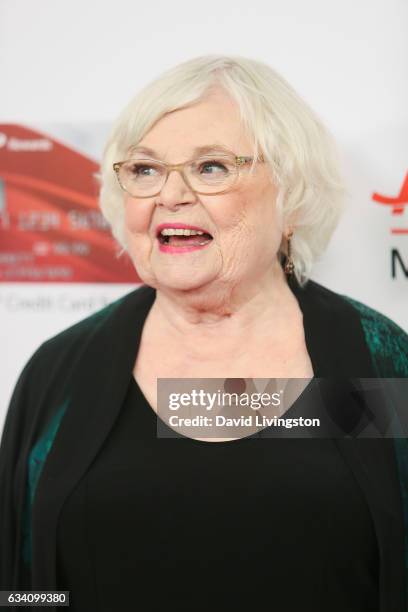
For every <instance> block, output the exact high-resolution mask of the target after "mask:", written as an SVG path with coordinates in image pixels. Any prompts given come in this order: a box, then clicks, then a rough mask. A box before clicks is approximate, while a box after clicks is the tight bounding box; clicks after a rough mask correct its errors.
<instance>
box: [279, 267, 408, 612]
mask: <svg viewBox="0 0 408 612" xmlns="http://www.w3.org/2000/svg"><path fill="white" fill-rule="evenodd" d="M289 284H290V286H291V289H292V291H293V293H294V294H295V296H296V298H297V300H298V302H299V305H300V308H301V310H302V313H303V323H304V329H305V338H306V345H307V348H308V352H309V355H310V357H311V361H312V364H313V369H314V373H315V376H316V377H317V378H326V377H327V379H336V378H337V379H339V378H340V379H341V378H343V379H356V378H376V377H377V374H376V372H375V370H374V366H373V364H372V360H371V356H370V353H369V350H368V347H367V344H366V342H365V337H364V332H363V329H362V326H361V323H360V319H359V316H358V314H357V312H356V311H355V310H354V309H353V308H352V307H351V305H350V304H348V303H346V302H345V301H343V300H341V299H339V298H338V296H336V295H335V294H332V293H331V292H329V291H328V290H327V289H325V288H324V287H321V286H320V285H318V284H317V283H314V282H311V281H310V282H309V283H308V284H307V285H306V287H305V288H304V289H302V288H300V287H299V285H298V284H297V283H296V282H295V280H294V279H291V280H290V282H289ZM329 382H330V381H329ZM333 441H334V443H335V444H336V446H337V448H338V450H339V452H340V453H341V455H342V456H343V459H344V461H345V462H346V463H347V465H348V466H349V467H350V469H351V471H352V473H353V475H354V477H355V479H356V481H357V483H358V484H359V486H360V488H361V490H362V492H363V495H364V497H365V499H366V502H367V505H368V507H369V509H370V513H371V515H372V519H373V523H374V529H375V532H376V536H377V544H378V550H379V557H380V576H379V579H380V592H379V597H380V612H406V610H407V601H406V596H405V591H406V583H405V580H406V578H405V559H404V550H405V549H404V539H405V527H404V520H403V509H402V500H401V490H400V487H401V484H400V482H399V478H398V465H397V459H396V453H395V446H394V444H395V441H394V440H393V439H392V438H373V439H368V438H350V437H348V438H347V437H343V438H340V437H338V438H333Z"/></svg>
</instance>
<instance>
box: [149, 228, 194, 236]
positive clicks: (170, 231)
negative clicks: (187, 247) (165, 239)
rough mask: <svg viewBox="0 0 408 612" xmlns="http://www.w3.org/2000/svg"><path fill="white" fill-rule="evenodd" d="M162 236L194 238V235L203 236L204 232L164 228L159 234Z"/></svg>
mask: <svg viewBox="0 0 408 612" xmlns="http://www.w3.org/2000/svg"><path fill="white" fill-rule="evenodd" d="M160 233H161V235H162V236H195V235H196V234H199V235H201V234H204V232H202V231H200V230H191V229H170V228H166V229H164V230H162V231H161V232H160Z"/></svg>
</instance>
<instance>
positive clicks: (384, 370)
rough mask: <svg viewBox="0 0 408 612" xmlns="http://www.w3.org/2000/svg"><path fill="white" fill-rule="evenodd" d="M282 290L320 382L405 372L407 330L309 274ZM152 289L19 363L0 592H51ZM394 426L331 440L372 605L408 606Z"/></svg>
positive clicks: (2, 470) (4, 473)
mask: <svg viewBox="0 0 408 612" xmlns="http://www.w3.org/2000/svg"><path fill="white" fill-rule="evenodd" d="M289 285H290V287H291V289H292V291H293V293H294V295H295V296H296V298H297V300H298V302H299V305H300V308H301V310H302V313H303V323H304V330H305V339H306V345H307V349H308V353H309V355H310V358H311V361H312V365H313V371H314V375H315V377H316V378H327V379H330V378H351V379H361V378H362V379H367V378H370V379H371V378H376V379H383V378H386V379H399V383H404V381H403V379H408V336H407V334H406V333H405V332H404V331H403V330H402V329H401V328H400V327H398V326H397V325H396V324H395V323H393V322H392V321H391V320H390V319H388V318H387V317H385V316H384V315H382V314H380V313H379V312H377V311H375V310H373V309H371V308H369V307H368V306H366V305H364V304H362V303H360V302H358V301H356V300H354V299H351V298H349V297H347V296H344V295H340V294H338V293H335V292H333V291H330V290H329V289H327V288H325V287H323V286H321V285H319V284H318V283H315V282H313V281H309V282H308V283H307V284H306V286H305V287H303V288H302V287H300V286H299V285H298V284H297V282H296V281H295V280H294V279H290V281H289ZM155 295H156V292H155V290H154V289H152V288H151V287H148V286H141V287H138V288H137V289H135V290H134V291H132V292H130V293H128V294H127V295H126V296H124V297H122V298H121V299H119V300H116V301H115V302H113V303H111V304H110V305H108V306H106V307H105V308H103V309H101V310H99V311H98V312H96V313H95V314H93V315H91V316H88V317H87V318H85V319H83V320H82V321H80V322H79V323H76V324H75V325H73V326H71V327H69V328H68V329H66V330H64V331H62V332H61V333H59V334H57V335H56V336H54V337H53V338H51V339H49V340H47V341H46V342H44V343H43V344H42V345H41V346H40V347H39V348H38V349H37V350H36V351H35V353H34V354H33V355H32V357H31V358H30V360H29V361H28V363H27V364H26V365H25V367H24V369H23V371H22V373H21V375H20V377H19V379H18V382H17V384H16V386H15V389H14V393H13V396H12V399H11V402H10V406H9V409H8V412H7V415H6V420H5V425H4V430H3V435H2V439H1V446H0V530H1V532H0V538H1V547H0V589H2V590H8V589H14V590H17V589H18V590H23V589H38V590H39V589H47V590H50V589H56V588H57V570H56V526H57V520H58V515H59V511H60V509H61V507H62V505H63V503H64V500H65V499H66V498H67V496H68V495H69V493H70V491H72V489H73V488H74V487H75V484H76V483H77V482H78V481H79V479H80V478H81V476H82V475H83V474H84V473H85V471H86V469H87V467H88V466H89V465H90V463H91V461H92V459H93V458H94V457H95V455H96V453H97V452H98V449H99V448H100V447H101V445H102V444H103V441H104V440H105V438H106V437H107V436H108V434H109V432H110V430H111V429H112V427H113V425H114V423H115V419H116V418H117V416H118V414H119V410H120V407H121V404H122V401H123V399H124V396H125V393H126V389H127V387H128V384H129V380H130V377H131V376H132V370H133V366H134V362H135V358H136V355H137V351H138V347H139V342H140V336H141V332H142V329H143V324H144V321H145V319H146V317H147V314H148V312H149V309H150V308H151V306H152V304H153V302H154V299H155ZM397 382H398V381H397V380H396V383H397ZM404 389H405V390H407V386H405V387H404ZM407 403H408V398H407ZM407 410H408V406H407ZM393 428H394V430H395V431H396V432H399V433H397V435H396V436H394V437H389V438H383V439H370V440H361V439H357V438H353V436H347V437H345V438H343V439H338V440H336V444H337V446H338V448H339V450H340V452H341V453H342V455H343V457H344V458H345V460H346V461H347V463H348V464H349V466H350V468H351V469H352V471H353V473H354V475H355V477H356V480H357V482H358V483H359V485H360V487H361V489H362V491H363V494H364V496H365V498H366V500H367V503H368V505H369V507H370V510H371V514H372V516H373V521H374V525H375V530H376V535H377V539H378V546H379V551H380V602H379V607H380V611H381V612H407V611H408V596H407V586H408V444H407V439H406V437H405V433H404V431H405V430H404V427H403V425H401V423H399V421H398V417H397V416H396V417H395V419H394V421H393ZM49 609H50V610H52V609H53V608H49Z"/></svg>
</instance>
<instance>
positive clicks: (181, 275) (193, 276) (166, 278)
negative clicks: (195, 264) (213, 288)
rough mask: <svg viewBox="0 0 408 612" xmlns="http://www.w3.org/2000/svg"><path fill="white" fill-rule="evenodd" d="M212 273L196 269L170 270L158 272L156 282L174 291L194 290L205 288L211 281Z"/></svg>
mask: <svg viewBox="0 0 408 612" xmlns="http://www.w3.org/2000/svg"><path fill="white" fill-rule="evenodd" d="M211 280H212V279H211V277H210V275H205V274H200V273H197V271H195V270H189V271H186V272H182V271H179V272H176V271H175V272H174V273H171V272H170V271H169V270H167V271H166V274H163V275H161V274H157V275H156V283H157V287H158V288H160V287H163V289H164V288H166V289H170V290H171V289H173V290H174V291H194V290H199V289H201V288H204V287H205V286H208V285H209V283H211Z"/></svg>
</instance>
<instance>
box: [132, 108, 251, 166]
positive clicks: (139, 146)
mask: <svg viewBox="0 0 408 612" xmlns="http://www.w3.org/2000/svg"><path fill="white" fill-rule="evenodd" d="M248 147H249V149H248ZM129 150H131V151H132V153H133V152H137V153H144V154H148V155H149V156H153V157H157V156H159V157H160V158H161V159H163V158H164V156H171V155H173V154H178V155H183V157H185V158H186V157H194V156H196V155H205V154H206V153H215V152H222V151H223V150H226V151H232V152H234V153H236V154H237V155H244V154H250V153H251V151H252V140H251V139H250V138H249V137H248V135H247V134H246V131H245V129H244V125H243V123H242V121H241V118H240V113H239V109H238V107H237V105H236V104H235V103H232V102H231V100H230V98H227V99H224V98H218V96H211V97H209V98H208V99H205V100H202V101H200V102H198V103H195V104H193V105H191V106H189V107H187V108H182V109H177V110H175V111H172V112H170V113H167V114H166V115H164V116H163V117H161V118H160V119H159V120H158V121H157V122H156V123H155V124H154V125H153V127H152V128H151V129H150V130H149V131H148V132H147V133H146V134H145V135H144V136H143V138H142V139H141V140H140V141H139V142H138V143H134V144H132V145H131V147H130V148H129Z"/></svg>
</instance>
